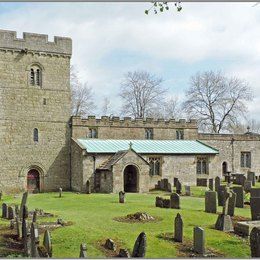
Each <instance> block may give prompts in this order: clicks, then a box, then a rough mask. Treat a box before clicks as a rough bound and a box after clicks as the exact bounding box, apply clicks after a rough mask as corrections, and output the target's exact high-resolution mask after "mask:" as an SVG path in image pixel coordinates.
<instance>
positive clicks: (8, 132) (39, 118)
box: [0, 30, 260, 193]
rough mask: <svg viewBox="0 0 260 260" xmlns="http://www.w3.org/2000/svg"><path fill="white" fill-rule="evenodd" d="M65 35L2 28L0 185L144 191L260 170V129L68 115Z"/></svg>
mask: <svg viewBox="0 0 260 260" xmlns="http://www.w3.org/2000/svg"><path fill="white" fill-rule="evenodd" d="M71 55H72V41H71V39H70V38H65V37H54V41H53V42H50V41H48V36H47V35H42V34H34V33H24V34H23V37H22V38H17V35H16V32H13V31H5V30H0V145H1V150H0V166H1V171H0V190H3V191H5V192H18V191H22V190H29V191H31V192H45V191H54V190H57V189H58V188H59V187H62V188H63V189H64V190H74V191H80V192H85V191H86V189H87V187H90V189H91V191H92V192H104V193H111V192H119V191H120V190H125V191H126V192H148V191H149V190H150V189H153V188H154V187H155V184H156V183H157V182H158V180H160V179H163V178H167V179H168V181H169V182H170V183H172V184H173V179H174V178H179V180H180V181H181V182H182V183H183V184H190V185H195V184H196V183H197V181H198V180H199V179H208V178H213V177H216V176H220V177H221V176H223V175H224V174H226V173H227V172H231V173H246V172H248V171H253V172H255V173H256V175H259V170H260V162H259V158H260V135H258V134H255V133H251V132H249V131H248V132H247V133H245V134H239V135H232V134H204V133H199V132H198V127H197V123H196V120H194V119H191V120H188V121H186V120H184V119H180V120H178V121H176V120H174V119H170V120H164V119H157V120H154V119H152V118H145V119H140V118H136V119H131V118H128V117H125V118H123V119H122V118H119V117H107V116H103V117H101V118H95V116H89V117H88V118H80V117H71V116H70V108H71V93H70V59H71Z"/></svg>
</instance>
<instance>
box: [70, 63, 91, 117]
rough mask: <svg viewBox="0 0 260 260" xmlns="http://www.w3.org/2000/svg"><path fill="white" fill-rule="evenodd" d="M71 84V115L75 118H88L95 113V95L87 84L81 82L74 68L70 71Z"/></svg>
mask: <svg viewBox="0 0 260 260" xmlns="http://www.w3.org/2000/svg"><path fill="white" fill-rule="evenodd" d="M70 83H71V114H72V115H73V116H87V115H89V114H91V113H93V112H94V110H95V108H96V106H95V103H94V98H93V97H94V93H93V90H92V88H91V87H89V86H88V85H87V83H81V82H80V81H79V77H78V73H77V71H76V70H75V68H74V67H73V66H71V70H70Z"/></svg>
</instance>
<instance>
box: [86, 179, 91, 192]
mask: <svg viewBox="0 0 260 260" xmlns="http://www.w3.org/2000/svg"><path fill="white" fill-rule="evenodd" d="M86 193H87V194H90V193H91V187H90V181H89V180H88V181H87V182H86Z"/></svg>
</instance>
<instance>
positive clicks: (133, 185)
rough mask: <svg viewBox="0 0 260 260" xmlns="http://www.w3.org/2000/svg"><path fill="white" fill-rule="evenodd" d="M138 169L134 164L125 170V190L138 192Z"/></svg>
mask: <svg viewBox="0 0 260 260" xmlns="http://www.w3.org/2000/svg"><path fill="white" fill-rule="evenodd" d="M137 183H138V169H137V168H136V166H134V165H128V166H126V167H125V170H124V191H125V192H137V191H138V190H137Z"/></svg>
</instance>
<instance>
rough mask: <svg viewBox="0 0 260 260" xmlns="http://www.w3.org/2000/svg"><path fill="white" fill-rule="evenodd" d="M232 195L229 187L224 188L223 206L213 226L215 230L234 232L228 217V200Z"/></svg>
mask: <svg viewBox="0 0 260 260" xmlns="http://www.w3.org/2000/svg"><path fill="white" fill-rule="evenodd" d="M231 196H232V194H231V193H230V190H229V187H226V189H225V192H224V205H223V211H222V214H220V215H219V216H218V219H217V222H216V224H215V228H216V229H217V230H221V231H225V232H230V231H234V227H233V223H232V220H231V217H230V216H229V215H228V204H229V199H230V198H231Z"/></svg>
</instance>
